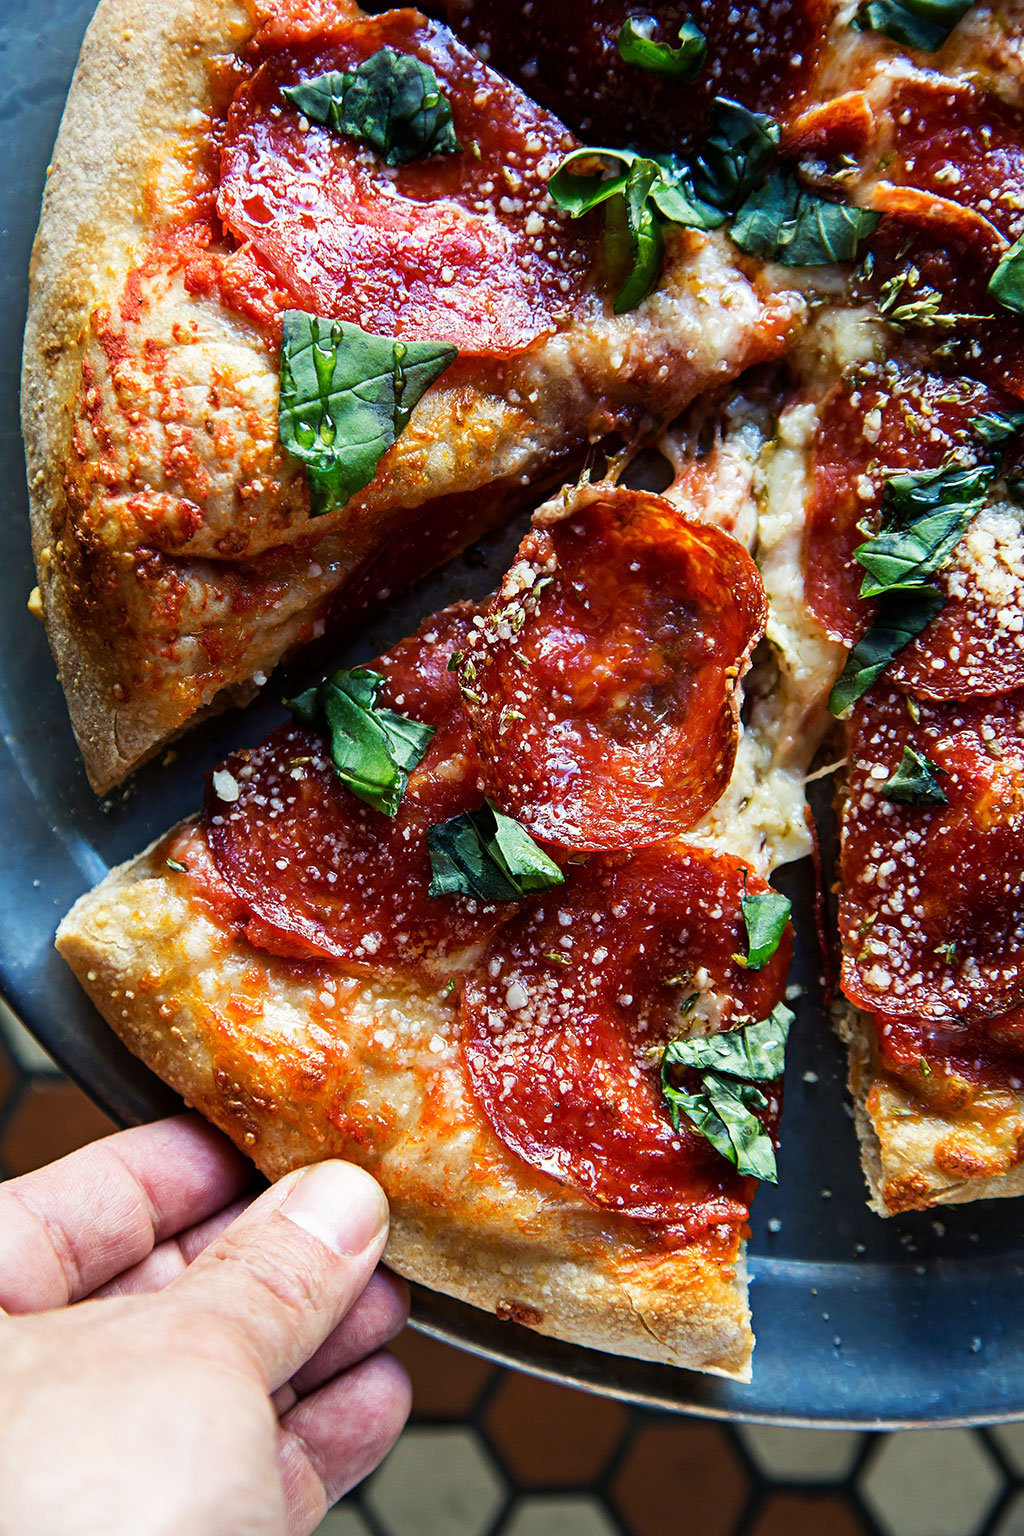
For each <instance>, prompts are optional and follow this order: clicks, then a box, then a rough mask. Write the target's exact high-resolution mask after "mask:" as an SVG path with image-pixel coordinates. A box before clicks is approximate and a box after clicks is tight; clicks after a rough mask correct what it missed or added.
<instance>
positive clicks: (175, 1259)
mask: <svg viewBox="0 0 1024 1536" xmlns="http://www.w3.org/2000/svg"><path fill="white" fill-rule="evenodd" d="M251 1204H252V1199H251V1197H250V1198H245V1199H242V1200H233V1201H232V1203H231V1204H230V1205H226V1206H225V1207H224V1209H223V1210H221V1211H218V1212H217V1213H216V1215H214V1216H210V1217H208V1218H207V1220H206V1221H201V1222H198V1223H197V1225H196V1226H194V1227H186V1229H185V1231H184V1232H182V1233H180V1234H179V1235H178V1236H177V1237H169V1238H167V1240H166V1241H165V1242H163V1243H157V1245H156V1247H155V1248H154V1249H153V1252H152V1253H150V1254H147V1256H146V1258H144V1259H143V1260H142V1262H141V1264H133V1265H132V1267H131V1269H126V1270H125V1271H124V1273H123V1274H121V1275H118V1277H117V1279H116V1280H111V1281H109V1282H108V1283H107V1284H106V1285H101V1286H100V1287H99V1289H98V1290H95V1291H93V1293H92V1296H91V1298H90V1299H91V1300H92V1301H100V1300H103V1299H104V1298H107V1297H110V1296H138V1295H142V1294H147V1295H148V1294H150V1293H152V1292H153V1291H162V1290H164V1289H165V1288H166V1287H167V1286H168V1285H170V1283H171V1281H172V1280H177V1278H178V1276H179V1275H180V1274H182V1273H183V1271H184V1270H186V1269H187V1268H188V1266H189V1265H190V1264H191V1263H192V1261H193V1259H196V1258H198V1257H199V1255H200V1254H201V1253H202V1251H203V1249H204V1248H208V1247H209V1246H210V1244H211V1243H212V1242H213V1241H214V1239H215V1238H218V1237H220V1235H221V1233H222V1232H224V1231H225V1230H226V1229H227V1228H228V1227H230V1225H231V1223H232V1222H233V1221H235V1220H237V1218H238V1217H239V1216H241V1214H242V1212H243V1211H245V1210H248V1208H249V1206H250V1205H251Z"/></svg>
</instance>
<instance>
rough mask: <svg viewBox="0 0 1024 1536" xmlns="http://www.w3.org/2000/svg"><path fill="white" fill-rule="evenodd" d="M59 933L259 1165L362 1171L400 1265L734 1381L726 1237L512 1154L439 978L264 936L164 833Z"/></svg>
mask: <svg viewBox="0 0 1024 1536" xmlns="http://www.w3.org/2000/svg"><path fill="white" fill-rule="evenodd" d="M164 847H166V842H165V843H164ZM58 947H59V949H60V951H61V953H62V954H63V956H64V957H65V959H66V960H67V961H68V963H69V964H70V965H71V967H72V969H73V970H74V971H75V973H76V975H77V976H78V978H79V980H80V981H81V982H82V984H83V986H84V987H85V988H86V990H87V991H88V992H89V995H90V996H91V997H92V999H93V1001H94V1002H95V1003H96V1005H97V1007H98V1008H99V1009H100V1011H101V1012H102V1013H103V1014H104V1016H105V1017H106V1019H107V1020H108V1021H109V1023H110V1024H111V1025H112V1026H113V1028H114V1029H115V1030H116V1031H117V1033H118V1034H119V1035H120V1036H121V1038H122V1039H123V1040H124V1041H125V1043H126V1044H127V1045H128V1046H129V1047H130V1048H131V1049H132V1050H133V1051H134V1052H135V1053H136V1054H137V1055H139V1056H140V1057H141V1058H142V1059H143V1060H144V1061H145V1062H147V1064H148V1065H149V1066H150V1067H152V1068H153V1070H154V1071H156V1072H157V1073H159V1075H160V1076H161V1077H162V1078H163V1079H164V1080H165V1081H166V1082H168V1083H170V1084H171V1085H172V1087H174V1088H176V1089H177V1090H178V1092H180V1093H181V1094H182V1095H183V1097H185V1098H186V1099H187V1100H188V1101H189V1102H190V1103H192V1104H194V1105H195V1106H196V1107H197V1108H199V1109H200V1110H201V1111H202V1112H203V1114H205V1115H206V1116H207V1117H208V1118H209V1119H211V1120H212V1121H213V1122H214V1123H215V1124H216V1125H219V1126H220V1127H221V1128H222V1129H223V1130H224V1131H226V1132H227V1134H228V1135H229V1136H231V1138H232V1139H233V1140H234V1141H235V1142H236V1143H237V1144H238V1145H239V1146H240V1147H242V1148H243V1149H244V1150H245V1151H246V1152H247V1153H248V1154H249V1155H250V1156H251V1157H252V1158H253V1159H254V1161H255V1162H256V1163H257V1165H258V1166H259V1167H260V1168H261V1169H263V1171H264V1172H266V1173H267V1174H269V1175H270V1176H271V1177H274V1178H277V1177H280V1176H281V1175H282V1174H283V1173H285V1172H287V1171H288V1170H289V1169H290V1168H293V1167H296V1166H298V1165H300V1164H303V1163H306V1162H310V1161H314V1160H316V1159H318V1158H322V1157H329V1156H341V1157H349V1158H353V1159H355V1160H357V1161H358V1162H360V1163H362V1164H363V1166H364V1167H367V1168H368V1169H370V1171H371V1172H373V1173H374V1174H375V1175H377V1177H379V1178H380V1180H381V1182H382V1184H383V1186H384V1188H385V1190H386V1192H387V1194H388V1197H389V1199H390V1201H391V1209H392V1229H391V1238H390V1242H389V1247H388V1261H389V1263H390V1264H392V1265H393V1267H394V1268H395V1269H397V1270H398V1271H399V1272H400V1273H402V1274H404V1275H407V1276H408V1277H409V1278H411V1279H414V1280H418V1281H422V1282H423V1283H424V1284H426V1285H429V1286H432V1287H434V1288H435V1289H438V1290H442V1291H446V1292H447V1293H448V1294H449V1295H452V1296H456V1297H458V1298H460V1299H461V1300H464V1301H468V1302H471V1303H473V1304H474V1305H476V1306H479V1307H484V1308H486V1309H487V1310H489V1311H493V1312H494V1313H495V1314H496V1315H497V1316H499V1317H506V1318H509V1317H511V1318H515V1319H516V1320H517V1321H520V1322H524V1323H526V1324H527V1325H529V1326H532V1327H535V1328H536V1329H537V1330H538V1331H539V1332H541V1333H546V1334H551V1335H553V1336H555V1337H557V1338H561V1339H566V1340H570V1341H572V1342H575V1343H580V1344H585V1345H589V1346H591V1347H594V1348H597V1349H604V1350H610V1351H612V1352H614V1353H619V1354H628V1355H633V1356H637V1357H639V1358H642V1359H651V1360H660V1361H665V1362H667V1363H671V1364H674V1365H680V1366H687V1367H690V1368H693V1369H697V1370H704V1371H712V1372H715V1373H718V1374H722V1375H726V1376H731V1377H734V1378H736V1379H739V1380H747V1379H749V1371H750V1352H751V1348H752V1344H753V1339H752V1335H751V1332H750V1323H749V1313H748V1309H747V1303H746V1286H745V1277H744V1274H743V1269H742V1252H741V1245H739V1244H738V1240H737V1238H736V1236H735V1234H732V1235H731V1236H729V1237H728V1238H725V1237H722V1238H721V1239H715V1240H714V1241H715V1242H720V1243H721V1249H720V1251H718V1250H716V1249H715V1248H713V1247H712V1246H711V1245H708V1246H705V1245H702V1244H692V1245H690V1246H688V1247H683V1248H681V1249H676V1250H673V1251H667V1250H665V1249H664V1248H662V1247H660V1246H659V1244H658V1242H657V1239H656V1236H655V1235H652V1231H651V1229H649V1228H645V1227H644V1226H643V1224H641V1223H636V1222H631V1221H628V1220H627V1219H625V1218H622V1217H616V1216H614V1215H612V1214H610V1213H607V1212H602V1211H599V1210H597V1209H595V1208H594V1207H592V1206H590V1205H588V1204H587V1203H585V1202H584V1201H583V1200H582V1199H580V1198H578V1197H576V1196H574V1195H573V1194H572V1192H571V1191H569V1190H567V1189H566V1188H565V1187H563V1186H561V1185H558V1184H556V1183H554V1182H553V1181H551V1180H549V1179H547V1178H546V1177H545V1176H544V1175H542V1174H538V1173H534V1172H533V1171H532V1170H531V1169H530V1168H528V1167H527V1166H526V1165H525V1164H523V1163H521V1162H520V1161H519V1160H518V1159H517V1158H515V1157H514V1156H513V1155H512V1154H511V1153H509V1152H508V1151H507V1149H506V1148H505V1147H504V1146H503V1145H502V1144H501V1143H500V1142H499V1141H498V1140H497V1138H496V1137H495V1136H494V1133H493V1132H492V1131H491V1129H490V1127H489V1125H488V1124H487V1122H486V1121H485V1120H484V1119H483V1117H482V1115H481V1114H480V1113H479V1111H478V1110H477V1109H476V1106H475V1102H474V1100H473V1099H472V1096H471V1094H470V1092H469V1089H468V1086H467V1082H466V1078H465V1073H464V1070H463V1067H462V1061H461V1053H460V1050H459V1043H458V1033H457V1019H456V1014H455V1011H454V1009H453V1008H452V1006H451V1004H450V1003H448V1002H447V1001H446V1000H445V998H444V996H443V993H442V990H441V983H438V982H435V983H432V984H431V983H426V982H423V981H420V980H413V979H410V978H408V977H404V978H403V977H401V976H398V975H396V974H394V973H392V974H391V975H390V976H389V975H385V974H382V975H378V976H376V977H372V978H367V977H366V976H358V977H357V976H355V975H349V976H346V975H343V974H339V972H338V970H337V968H336V967H332V968H331V969H329V970H328V969H327V968H326V967H325V968H320V967H317V966H315V965H311V964H308V963H301V964H300V963H290V962H288V961H284V960H280V959H276V958H274V957H272V956H270V955H267V954H264V953H262V952H261V951H259V950H257V949H255V948H253V947H251V946H250V945H248V944H247V943H246V942H245V941H244V940H242V939H240V938H239V937H238V936H237V934H236V933H235V932H234V931H233V930H232V929H231V927H230V926H229V924H228V923H227V922H225V921H224V920H223V919H222V918H220V917H219V916H218V915H217V913H216V912H215V911H214V910H213V909H212V907H211V906H210V905H209V903H208V902H206V901H205V900H204V899H203V898H202V897H201V896H200V895H199V893H198V889H197V887H196V885H195V884H194V883H193V882H192V881H191V880H190V878H189V877H188V876H187V875H182V874H179V873H175V872H174V871H171V870H169V869H168V868H167V866H166V864H165V862H164V856H163V854H162V853H161V851H160V848H159V846H157V847H155V848H154V849H152V850H150V851H149V852H148V853H147V854H144V855H142V856H141V857H140V858H138V859H136V860H134V861H133V862H131V863H129V864H126V865H124V866H122V867H121V868H120V869H118V870H115V871H113V872H112V873H111V874H110V875H109V876H108V877H107V879H106V880H105V881H104V882H103V884H102V885H100V886H99V887H98V888H97V889H96V890H95V891H93V892H91V893H89V894H88V895H86V896H84V897H82V899H81V900H80V901H79V902H78V903H77V905H76V906H75V908H74V909H73V911H72V912H71V913H70V914H69V916H68V917H67V918H66V919H65V920H64V922H63V923H62V925H61V928H60V931H59V934H58Z"/></svg>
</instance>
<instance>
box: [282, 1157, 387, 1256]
mask: <svg viewBox="0 0 1024 1536" xmlns="http://www.w3.org/2000/svg"><path fill="white" fill-rule="evenodd" d="M281 1215H282V1216H287V1218H288V1220H289V1221H294V1223H295V1225H296V1226H297V1227H301V1228H302V1229H303V1231H304V1232H309V1233H311V1234H312V1236H313V1237H317V1238H319V1239H320V1241H321V1242H322V1243H325V1244H326V1245H327V1247H328V1248H331V1249H333V1251H334V1252H335V1253H338V1254H342V1255H345V1256H348V1257H352V1256H354V1255H355V1254H357V1253H363V1252H364V1251H365V1250H366V1249H367V1248H369V1246H370V1244H371V1243H373V1242H375V1241H376V1239H377V1238H379V1237H380V1234H381V1232H382V1231H383V1230H384V1228H385V1227H386V1226H387V1221H388V1203H387V1201H386V1200H385V1198H384V1192H383V1190H382V1189H381V1188H380V1185H379V1184H377V1183H376V1182H375V1180H373V1179H371V1177H370V1175H369V1174H368V1173H364V1172H363V1170H362V1169H361V1168H356V1167H355V1166H354V1165H353V1164H352V1163H341V1162H329V1163H314V1164H313V1166H312V1168H306V1169H304V1170H303V1172H302V1174H301V1175H300V1176H299V1178H298V1179H297V1180H296V1182H295V1183H294V1184H293V1185H292V1187H291V1189H290V1190H289V1191H288V1196H287V1199H286V1200H285V1202H284V1204H283V1205H282V1206H281Z"/></svg>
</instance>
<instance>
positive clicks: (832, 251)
mask: <svg viewBox="0 0 1024 1536" xmlns="http://www.w3.org/2000/svg"><path fill="white" fill-rule="evenodd" d="M880 217H881V215H880V214H878V213H874V212H873V211H872V210H871V209H868V208H854V207H851V206H850V205H848V204H846V203H831V202H827V201H826V200H825V198H822V197H819V196H818V195H817V193H815V192H811V191H809V190H808V189H807V188H806V187H802V186H801V185H800V183H799V181H798V180H797V177H796V173H795V171H794V170H793V169H792V168H791V167H790V166H779V167H778V168H777V169H776V170H774V171H773V172H772V174H771V175H770V176H769V177H768V179H767V181H765V182H764V183H763V184H762V185H761V186H760V187H757V188H755V190H754V191H753V192H751V194H750V196H749V197H748V198H747V199H746V201H745V202H744V203H743V205H742V206H741V208H740V209H739V212H738V213H737V215H736V221H735V223H734V224H733V227H732V231H731V234H732V240H733V244H734V245H738V246H739V248H740V250H741V251H745V252H746V253H747V255H750V256H762V257H765V258H766V259H767V260H770V261H778V262H781V263H782V264H783V265H784V266H788V267H815V266H822V265H825V264H829V263H832V262H837V261H853V260H854V259H855V258H856V255H857V247H858V246H859V244H860V242H861V240H863V239H864V238H865V237H866V236H867V235H869V234H870V233H871V231H872V230H873V229H874V228H875V226H876V225H877V223H878V221H879V219H880Z"/></svg>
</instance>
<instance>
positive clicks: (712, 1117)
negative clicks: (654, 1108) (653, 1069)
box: [665, 1072, 778, 1184]
mask: <svg viewBox="0 0 1024 1536" xmlns="http://www.w3.org/2000/svg"><path fill="white" fill-rule="evenodd" d="M665 1096H666V1098H667V1099H668V1104H669V1111H670V1113H671V1115H672V1123H673V1125H674V1126H675V1128H676V1129H677V1130H678V1128H679V1116H680V1114H683V1115H685V1116H686V1118H687V1120H688V1121H689V1122H690V1124H691V1125H692V1126H693V1128H694V1130H695V1131H698V1132H699V1133H700V1135H701V1136H703V1137H704V1139H705V1140H706V1141H709V1142H710V1143H711V1145H712V1146H713V1147H714V1149H715V1151H716V1152H720V1153H721V1155H722V1156H723V1157H724V1158H726V1159H727V1160H728V1161H729V1162H730V1163H732V1164H733V1166H734V1167H735V1168H736V1170H737V1172H738V1173H742V1174H749V1175H751V1176H753V1177H754V1178H755V1179H762V1180H763V1181H764V1182H765V1183H767V1184H775V1183H777V1182H778V1170H777V1168H776V1163H775V1148H774V1146H773V1145H772V1139H771V1137H770V1136H769V1135H768V1132H767V1131H766V1130H765V1128H764V1126H763V1125H762V1123H761V1121H760V1120H759V1119H758V1118H757V1116H756V1115H755V1114H754V1113H753V1111H754V1110H755V1109H760V1110H765V1109H767V1108H768V1100H767V1099H766V1098H765V1096H764V1094H763V1093H761V1091H760V1090H759V1089H758V1088H754V1087H752V1086H751V1085H749V1084H746V1083H743V1084H740V1083H735V1084H733V1083H726V1082H724V1081H723V1080H722V1079H721V1078H719V1077H716V1076H715V1075H714V1073H712V1072H709V1073H708V1074H707V1075H706V1077H705V1078H704V1091H703V1092H702V1093H689V1092H687V1091H686V1090H685V1089H683V1088H676V1087H673V1085H672V1084H670V1083H669V1084H666V1085H665Z"/></svg>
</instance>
